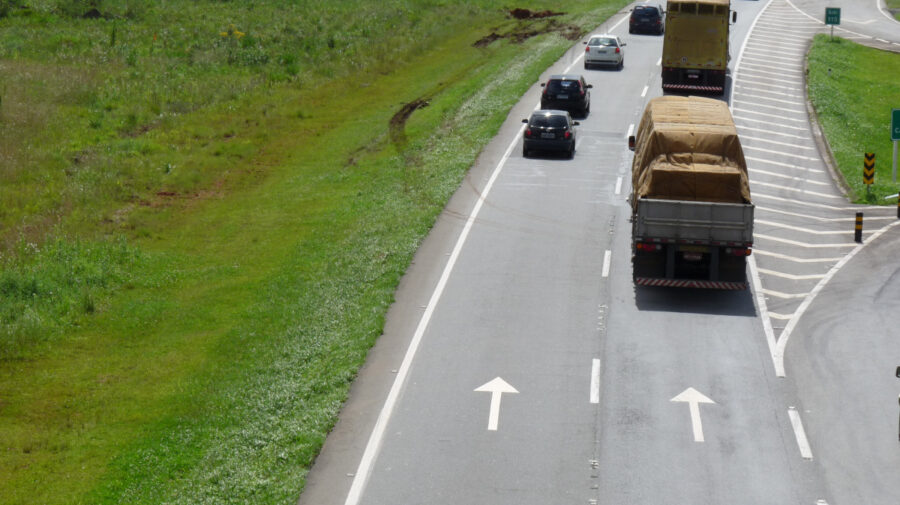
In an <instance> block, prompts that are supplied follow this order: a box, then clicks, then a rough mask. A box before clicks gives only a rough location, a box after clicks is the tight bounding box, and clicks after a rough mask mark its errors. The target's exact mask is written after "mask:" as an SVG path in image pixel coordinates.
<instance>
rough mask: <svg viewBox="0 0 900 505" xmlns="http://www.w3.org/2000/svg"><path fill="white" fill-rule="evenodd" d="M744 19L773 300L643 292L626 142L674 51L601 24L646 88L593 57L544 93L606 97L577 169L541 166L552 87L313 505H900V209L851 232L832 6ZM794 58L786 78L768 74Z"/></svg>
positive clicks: (392, 331) (469, 205)
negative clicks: (898, 216) (824, 106)
mask: <svg viewBox="0 0 900 505" xmlns="http://www.w3.org/2000/svg"><path fill="white" fill-rule="evenodd" d="M795 3H796V2H795ZM823 5H824V4H823ZM732 8H733V9H734V10H735V11H737V13H738V22H737V24H736V25H735V26H734V27H733V33H732V38H731V43H732V48H733V49H732V67H733V68H732V77H733V81H732V82H731V85H732V89H730V90H729V92H728V93H727V94H726V96H725V99H728V100H730V101H731V102H732V106H733V107H734V110H735V117H736V122H737V123H738V126H739V131H740V133H741V136H742V141H743V142H744V143H745V145H746V146H747V154H748V160H750V169H751V190H752V192H753V195H754V202H755V203H756V205H757V226H756V229H757V233H758V234H759V235H760V237H758V238H757V248H758V249H759V250H760V251H759V252H762V253H763V254H760V255H759V256H758V257H757V256H754V259H755V260H756V261H755V262H754V264H753V265H752V266H751V271H752V273H753V276H754V286H753V290H752V291H747V292H740V293H722V292H717V291H702V290H670V289H650V288H647V289H644V288H641V289H636V288H635V286H634V285H633V284H632V282H631V266H630V246H629V239H630V225H629V222H628V219H629V213H630V211H629V207H628V204H627V202H626V200H625V198H626V195H627V194H628V192H629V191H630V187H629V184H630V165H631V152H630V151H628V149H627V146H626V137H627V135H628V133H629V130H631V129H632V128H633V125H635V124H636V123H637V121H638V119H639V117H640V114H641V112H642V111H643V108H644V105H645V104H646V102H647V100H649V99H650V98H652V97H654V96H658V95H659V94H660V92H661V91H660V88H661V86H660V80H659V66H658V61H659V57H660V53H661V47H662V38H661V37H658V36H652V35H629V34H628V33H627V10H626V11H623V12H621V13H619V14H617V15H616V16H614V17H613V18H612V19H610V20H608V21H607V22H606V23H604V26H603V27H602V28H601V29H598V31H601V30H602V31H612V32H613V33H616V34H618V35H620V36H621V37H622V38H623V39H624V40H625V42H626V43H627V44H628V45H627V47H626V48H625V49H626V59H625V67H624V69H623V70H622V71H616V70H593V69H592V70H584V69H583V66H582V61H581V56H582V54H583V46H582V45H581V44H580V43H579V44H577V45H575V46H574V47H573V48H572V50H571V51H569V52H568V53H567V54H566V55H565V56H564V57H563V58H562V59H561V60H560V61H559V62H557V63H556V64H555V65H554V66H553V67H552V68H550V69H548V71H547V72H546V74H545V76H544V77H546V76H548V75H550V74H555V73H563V72H570V71H571V72H574V73H583V74H584V75H585V77H586V79H587V81H588V82H589V83H591V84H593V86H594V87H593V89H592V93H593V103H592V107H591V109H592V113H591V114H590V115H589V116H588V117H587V118H584V119H580V121H581V126H580V129H579V136H580V137H579V143H578V145H577V152H576V155H575V158H574V159H573V160H568V159H564V158H563V157H553V156H546V157H534V158H528V159H525V158H523V157H522V156H521V139H520V137H521V131H522V123H521V119H522V118H525V117H527V116H528V114H529V113H530V112H531V111H532V110H533V109H534V108H535V107H536V105H537V103H538V101H539V100H538V93H539V92H540V88H539V87H538V86H537V84H536V85H535V86H534V87H533V88H532V89H531V90H530V91H529V92H528V93H527V94H526V95H525V96H524V97H523V98H522V101H521V102H520V103H519V104H518V105H517V106H516V107H515V108H514V109H513V111H512V113H511V114H510V117H509V119H508V121H507V122H506V124H505V125H504V126H503V127H502V128H501V131H500V133H499V134H498V136H497V137H496V138H495V139H494V140H493V141H492V142H491V144H490V145H489V146H488V147H487V148H486V149H485V151H484V153H483V154H482V155H481V156H480V157H479V160H478V161H477V163H476V165H475V166H474V167H473V168H472V170H471V171H470V173H469V175H468V177H467V179H466V181H465V183H464V184H463V185H462V187H461V188H460V190H459V191H458V192H457V194H456V195H455V196H454V197H453V199H452V200H451V202H450V204H449V205H448V207H447V209H446V210H445V212H444V213H443V215H442V216H441V218H440V219H439V221H438V223H437V225H436V226H435V228H434V230H433V231H432V233H431V234H430V235H429V237H428V238H427V239H426V241H425V243H424V244H423V246H422V248H421V249H420V250H419V252H418V253H417V255H416V258H415V261H414V264H413V265H412V267H411V268H410V271H409V272H408V273H407V275H406V276H405V277H404V279H403V281H402V283H401V286H400V289H399V290H398V293H397V301H396V303H395V304H394V306H393V307H392V308H391V311H390V313H389V315H388V319H387V323H386V329H385V334H384V335H383V336H382V337H381V339H380V340H379V342H378V344H377V345H376V346H375V348H374V349H373V350H372V352H371V354H370V358H369V360H368V361H367V364H366V366H365V367H364V368H363V370H361V373H360V377H359V379H358V380H357V382H356V383H355V384H354V386H353V389H352V391H351V397H350V399H349V400H348V402H347V404H346V406H345V408H344V411H343V412H342V415H341V419H340V421H339V423H338V425H337V427H336V428H335V430H334V431H333V433H332V434H331V435H330V436H329V438H328V441H327V442H326V444H325V447H324V449H323V451H322V454H321V455H320V457H319V459H318V460H317V462H316V465H315V467H314V468H313V470H312V471H311V473H310V475H309V478H308V483H307V487H306V490H305V491H304V494H303V495H302V496H301V498H300V503H301V504H303V505H330V504H345V505H356V504H365V505H375V504H418V503H422V504H425V503H427V504H450V503H453V504H497V505H504V504H510V505H512V504H516V505H521V504H550V503H553V504H559V503H586V504H591V503H601V504H602V503H617V504H645V503H654V504H670V503H671V504H686V503H691V504H721V503H729V504H732V505H740V504H747V505H750V504H753V505H758V504H810V505H812V504H821V503H828V504H831V505H834V504H836V503H843V504H859V503H867V504H879V503H885V504H888V503H896V501H897V500H896V498H897V497H898V496H900V479H896V477H895V476H896V469H897V468H898V463H900V461H898V456H897V450H898V447H897V445H895V444H897V443H898V440H897V436H898V435H897V433H896V432H897V430H898V422H900V421H898V415H900V406H898V405H897V403H896V393H898V392H900V379H896V378H894V377H893V372H894V367H895V366H896V365H900V346H898V343H897V342H898V339H896V338H892V336H891V333H892V332H891V331H890V328H897V327H898V324H897V322H898V321H897V314H898V313H900V312H898V310H897V304H898V303H900V302H898V301H897V300H898V299H900V298H898V296H897V295H898V294H900V292H898V280H897V277H898V274H897V272H898V268H900V267H898V265H900V264H898V263H897V262H896V261H888V260H887V259H886V258H889V257H890V252H891V251H892V250H896V248H897V246H898V241H900V239H898V238H897V230H898V228H896V227H893V225H892V223H893V222H894V221H893V220H891V221H888V220H887V217H888V215H889V212H887V211H891V212H893V211H894V209H887V210H885V209H865V210H866V212H867V213H870V214H871V213H875V214H877V215H876V216H875V217H877V218H879V219H881V220H879V219H876V220H875V221H873V223H876V224H875V225H874V226H873V227H872V228H871V229H868V230H867V233H866V237H867V241H866V245H865V246H860V245H856V244H855V243H853V241H852V234H851V233H849V232H848V233H846V234H843V235H842V234H841V233H843V232H842V227H846V222H847V220H848V215H849V216H851V218H852V215H853V213H854V212H855V211H856V210H857V209H856V207H855V206H852V205H849V204H847V203H846V201H845V200H842V199H841V194H840V192H839V190H838V188H837V186H836V185H835V184H834V183H833V182H832V181H831V179H830V174H829V172H828V168H827V165H826V163H825V162H824V161H823V160H822V159H821V156H820V155H819V147H818V146H817V145H816V143H815V136H816V132H815V130H814V128H811V127H810V126H809V118H808V117H806V115H805V109H804V103H805V102H804V99H803V88H802V72H800V73H795V72H794V69H795V68H802V54H803V50H802V47H803V45H804V42H803V40H808V38H809V37H811V36H812V34H814V33H816V32H817V31H821V30H823V29H824V27H823V26H815V22H814V21H813V20H812V19H810V18H809V16H808V15H806V14H805V13H804V12H803V11H802V10H800V9H803V8H806V9H809V10H810V11H813V10H815V9H816V8H817V7H816V6H815V4H813V3H812V2H807V3H806V4H804V6H801V7H800V8H798V7H795V5H794V4H790V3H788V2H787V1H786V0H773V1H772V2H768V3H767V2H755V1H737V2H733V4H732ZM823 12H824V7H823ZM845 12H846V11H845ZM623 21H624V22H623ZM887 22H888V20H886V19H885V23H887ZM869 24H870V25H875V24H876V23H874V22H873V23H869ZM880 24H881V23H880V22H879V26H880ZM807 25H808V28H809V30H808V31H807V30H806V28H807ZM864 26H865V25H864ZM751 29H753V32H752V33H751ZM788 35H791V36H794V37H805V39H803V40H801V39H794V38H791V37H788ZM880 36H881V35H880V34H879V37H880ZM745 41H746V46H745V45H744V43H745ZM772 47H774V48H776V49H779V48H780V49H781V52H782V53H784V54H783V55H781V56H780V57H783V58H785V60H784V61H783V62H782V64H779V65H780V67H779V68H781V70H780V71H776V72H771V71H770V70H767V69H766V68H760V67H761V65H759V62H758V61H757V62H756V67H754V61H753V58H755V59H756V60H759V59H765V58H767V56H766V54H765V52H764V51H765V49H766V48H772ZM754 53H755V54H754ZM770 56H771V55H770ZM745 58H746V59H745ZM773 61H777V60H773ZM763 67H764V66H763ZM767 72H768V73H769V74H773V73H774V74H775V75H768V74H767ZM778 79H791V80H793V81H795V82H794V83H784V82H779V81H778ZM785 88H789V89H785ZM773 100H774V101H773ZM779 100H780V101H779ZM794 101H796V103H791V102H794ZM779 108H780V109H782V110H780V111H779V110H777V109H779ZM740 109H742V110H743V112H742V111H741V110H740ZM794 128H797V129H794ZM745 137H747V138H746V139H745ZM807 147H808V148H809V149H804V148H807ZM804 153H805V154H804ZM878 213H880V214H878ZM760 221H762V222H760ZM846 229H847V230H852V228H846ZM848 236H849V238H847V237H848ZM838 244H840V245H838ZM826 260H827V261H826ZM792 276H793V278H792ZM868 278H873V279H874V280H873V281H872V282H864V281H861V279H868ZM779 294H781V295H794V296H788V297H779V296H778V295H779ZM842 301H843V303H841V302H842ZM770 307H771V309H770ZM789 342H790V346H788V343H789ZM894 362H896V365H895V364H894Z"/></svg>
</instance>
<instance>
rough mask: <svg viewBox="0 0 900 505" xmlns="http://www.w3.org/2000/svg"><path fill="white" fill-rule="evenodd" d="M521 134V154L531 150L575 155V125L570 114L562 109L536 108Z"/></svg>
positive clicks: (525, 121) (527, 153)
mask: <svg viewBox="0 0 900 505" xmlns="http://www.w3.org/2000/svg"><path fill="white" fill-rule="evenodd" d="M522 122H523V123H527V124H528V126H526V127H525V133H523V134H522V156H524V157H526V158H527V157H528V155H529V153H531V151H563V152H565V153H567V154H568V156H569V158H572V157H574V156H575V126H577V125H578V121H572V116H571V115H569V113H568V112H567V111H564V110H537V111H534V112H533V113H532V114H531V117H530V118H528V119H523V120H522Z"/></svg>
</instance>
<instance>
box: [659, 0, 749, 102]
mask: <svg viewBox="0 0 900 505" xmlns="http://www.w3.org/2000/svg"><path fill="white" fill-rule="evenodd" d="M729 1H730V0H669V1H668V3H667V4H666V33H665V35H664V36H663V51H662V61H661V62H660V63H661V66H662V88H663V91H675V92H688V93H710V94H717V95H721V94H723V93H725V76H726V73H727V70H728V60H729V59H730V54H729V52H728V37H729V28H730V23H729V19H730V21H731V23H734V22H736V21H737V13H736V12H731V6H730V3H729Z"/></svg>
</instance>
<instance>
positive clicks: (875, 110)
mask: <svg viewBox="0 0 900 505" xmlns="http://www.w3.org/2000/svg"><path fill="white" fill-rule="evenodd" d="M808 86H809V97H810V100H811V101H812V103H813V106H814V107H815V109H816V113H817V115H818V116H819V121H820V122H821V124H822V128H823V129H824V131H825V136H826V138H827V139H828V144H829V146H830V147H831V151H832V153H834V157H835V161H836V162H837V165H838V169H839V170H840V172H841V174H843V176H844V178H845V179H846V181H847V183H848V184H849V186H850V188H851V190H852V191H853V193H854V194H855V195H856V197H855V201H856V202H857V203H874V204H882V205H883V204H886V203H891V202H885V200H884V197H885V196H888V195H892V194H896V193H897V191H898V188H900V186H898V184H897V183H894V182H893V181H892V175H891V171H892V170H891V158H892V156H893V146H892V143H891V140H890V138H891V137H890V134H891V132H890V125H891V110H892V109H894V108H900V54H897V53H892V52H888V51H881V50H878V49H872V48H868V47H865V46H862V45H859V44H856V43H854V42H850V41H848V40H846V39H840V38H835V39H834V40H833V41H832V39H831V38H830V37H829V36H827V35H817V36H816V38H815V39H814V41H813V44H812V47H811V49H810V51H809V76H808ZM866 152H874V153H875V183H874V184H872V185H871V187H870V188H869V190H870V192H869V193H868V194H867V190H866V187H865V186H866V185H865V184H863V179H862V170H863V157H864V155H865V153H866Z"/></svg>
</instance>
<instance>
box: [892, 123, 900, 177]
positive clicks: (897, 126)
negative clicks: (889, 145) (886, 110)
mask: <svg viewBox="0 0 900 505" xmlns="http://www.w3.org/2000/svg"><path fill="white" fill-rule="evenodd" d="M891 140H892V141H893V142H894V170H893V174H894V182H897V144H898V143H900V109H893V110H891Z"/></svg>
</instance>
